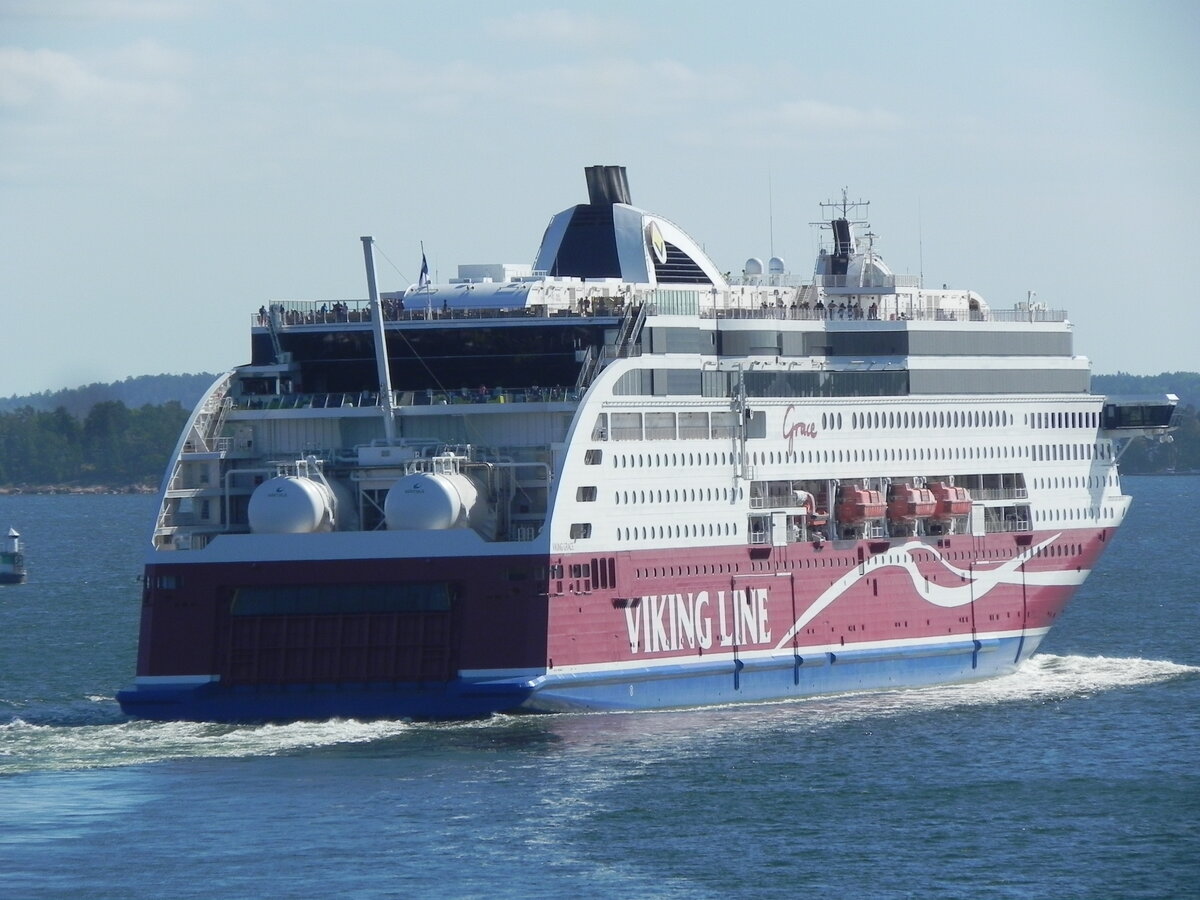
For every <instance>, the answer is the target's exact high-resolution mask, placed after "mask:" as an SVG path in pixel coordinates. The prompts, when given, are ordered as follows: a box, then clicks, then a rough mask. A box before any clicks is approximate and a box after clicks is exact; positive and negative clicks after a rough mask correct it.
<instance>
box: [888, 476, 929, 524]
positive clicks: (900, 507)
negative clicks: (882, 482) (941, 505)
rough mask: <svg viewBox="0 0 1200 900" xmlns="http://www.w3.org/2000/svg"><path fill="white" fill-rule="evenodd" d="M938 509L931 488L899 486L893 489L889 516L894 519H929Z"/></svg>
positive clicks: (909, 485)
mask: <svg viewBox="0 0 1200 900" xmlns="http://www.w3.org/2000/svg"><path fill="white" fill-rule="evenodd" d="M936 509H937V500H935V499H934V496H933V491H931V490H929V488H923V487H914V486H913V485H911V484H898V485H895V486H894V487H893V488H892V502H891V503H889V504H888V515H889V516H891V517H892V518H893V519H897V520H899V519H927V518H929V517H930V516H932V515H933V513H934V510H936Z"/></svg>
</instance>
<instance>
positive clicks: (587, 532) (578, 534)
mask: <svg viewBox="0 0 1200 900" xmlns="http://www.w3.org/2000/svg"><path fill="white" fill-rule="evenodd" d="M591 536H592V523H591V522H576V523H574V524H573V525H571V540H579V539H580V538H590V537H591Z"/></svg>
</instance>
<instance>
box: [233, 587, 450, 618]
mask: <svg viewBox="0 0 1200 900" xmlns="http://www.w3.org/2000/svg"><path fill="white" fill-rule="evenodd" d="M448 609H450V585H449V584H447V583H445V582H432V583H429V584H298V585H290V586H286V587H257V586H256V587H239V588H235V589H234V592H233V604H232V607H231V609H230V612H231V613H232V614H233V615H235V616H315V615H323V614H328V615H336V614H341V615H347V614H354V613H396V612H401V613H404V612H445V611H446V610H448Z"/></svg>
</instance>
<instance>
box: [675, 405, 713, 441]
mask: <svg viewBox="0 0 1200 900" xmlns="http://www.w3.org/2000/svg"><path fill="white" fill-rule="evenodd" d="M707 437H708V413H706V412H681V413H680V414H679V438H680V440H684V441H697V440H699V441H702V440H704V439H705V438H707Z"/></svg>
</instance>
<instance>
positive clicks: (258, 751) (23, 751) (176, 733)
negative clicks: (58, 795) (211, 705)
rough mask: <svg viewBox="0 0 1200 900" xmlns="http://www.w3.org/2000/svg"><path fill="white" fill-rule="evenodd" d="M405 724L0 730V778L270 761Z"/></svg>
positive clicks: (16, 724) (388, 733) (385, 733)
mask: <svg viewBox="0 0 1200 900" xmlns="http://www.w3.org/2000/svg"><path fill="white" fill-rule="evenodd" d="M410 727H411V726H410V725H408V724H407V723H404V722H396V721H386V722H357V721H353V720H344V719H331V720H329V721H326V722H294V723H290V724H286V725H256V726H249V725H214V724H207V723H197V722H121V723H118V724H110V725H80V726H60V725H37V724H31V723H28V722H25V721H24V720H22V719H14V720H13V721H12V722H10V723H8V724H7V725H0V748H2V749H0V774H12V773H16V772H35V771H43V772H44V771H63V770H68V769H89V768H97V767H104V766H123V765H137V764H142V763H153V762H162V761H165V760H171V759H185V758H195V757H230V758H237V757H248V756H274V755H278V754H281V753H290V752H295V751H297V750H306V749H313V748H320V747H331V746H335V745H338V744H359V743H364V742H369V741H377V740H382V739H385V738H389V737H393V736H395V735H397V734H401V733H403V732H404V731H405V730H407V729H408V728H410Z"/></svg>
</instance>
